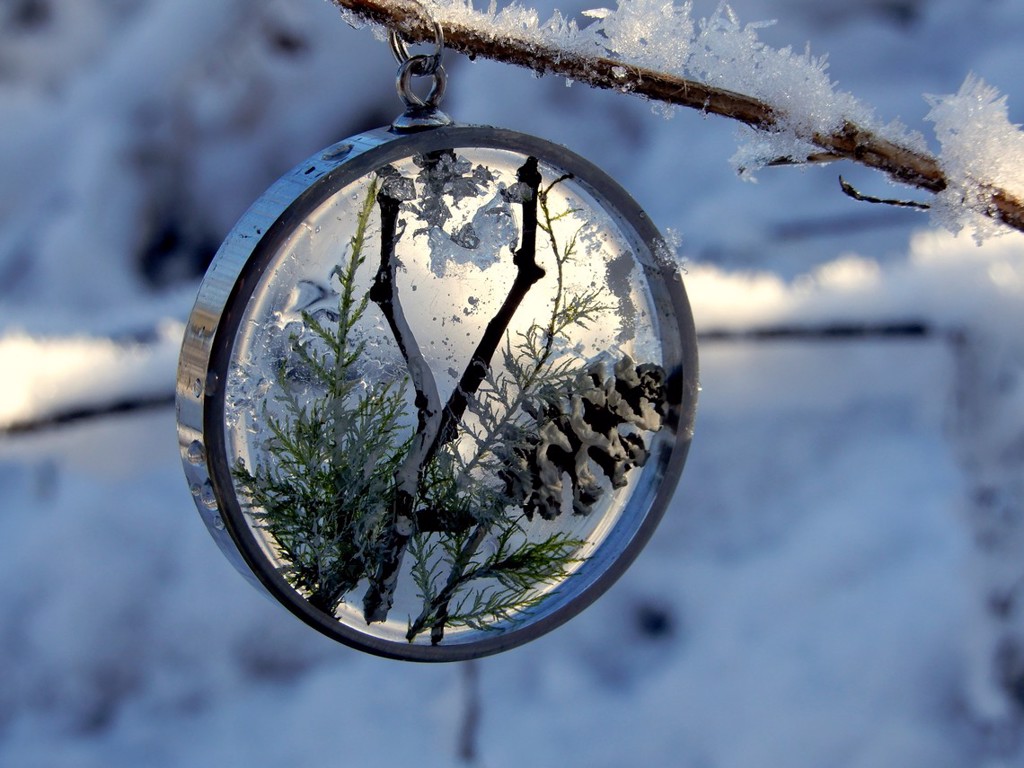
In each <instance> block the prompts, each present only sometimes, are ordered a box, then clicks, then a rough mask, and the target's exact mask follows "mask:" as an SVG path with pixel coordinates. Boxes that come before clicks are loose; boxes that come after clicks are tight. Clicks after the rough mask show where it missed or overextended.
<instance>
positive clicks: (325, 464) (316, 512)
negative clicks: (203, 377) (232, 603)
mask: <svg viewBox="0 0 1024 768" xmlns="http://www.w3.org/2000/svg"><path fill="white" fill-rule="evenodd" d="M376 192H377V190H376V185H375V184H373V185H371V186H370V189H369V191H368V193H367V197H366V201H365V202H364V204H363V206H362V208H361V210H360V212H359V215H358V218H357V225H356V231H355V233H354V235H353V237H352V239H351V240H350V242H349V248H348V258H347V259H345V260H343V261H342V263H341V264H340V265H339V266H338V267H337V268H336V269H335V270H334V276H335V277H337V278H338V280H339V283H340V286H341V292H340V296H339V304H338V321H337V325H336V326H335V327H328V326H325V325H324V324H322V323H321V322H319V321H318V320H317V319H316V318H315V317H313V316H312V315H310V314H308V313H305V314H303V321H304V324H305V326H306V328H308V329H309V330H310V331H311V333H312V337H313V339H315V340H316V341H317V342H319V344H314V343H301V342H300V341H299V339H298V337H292V339H291V340H290V347H291V351H292V353H293V355H294V357H295V364H296V365H297V367H298V368H301V369H302V370H303V375H302V376H301V377H299V378H300V379H302V380H303V381H302V382H300V383H297V382H296V381H294V380H293V378H294V367H289V366H287V365H286V364H285V363H284V362H282V364H281V366H280V368H279V369H278V371H277V384H278V395H277V401H278V403H279V404H280V406H281V407H282V408H283V414H282V415H280V416H278V415H276V412H275V411H274V410H273V409H271V408H270V407H268V404H266V403H265V404H264V406H263V412H262V416H263V418H264V420H265V422H266V424H267V428H268V430H269V432H270V436H269V438H268V439H267V441H266V445H265V449H266V451H267V454H268V459H267V460H265V461H260V462H257V463H256V465H255V466H254V467H252V468H249V467H246V466H245V465H244V464H243V463H242V462H241V461H240V462H239V463H238V464H237V465H236V466H235V468H234V477H235V480H236V482H237V483H238V485H239V488H240V489H241V490H242V491H243V493H244V494H245V495H246V496H247V497H248V501H247V506H248V508H249V511H250V514H251V516H252V518H253V520H254V521H255V522H256V524H257V525H258V526H259V527H261V528H262V529H264V530H265V531H266V532H267V533H268V534H269V535H270V536H271V538H272V539H273V541H274V542H275V544H276V546H277V548H278V550H279V552H280V556H281V559H282V560H283V561H284V563H285V565H284V567H283V575H285V577H286V578H287V579H288V580H289V582H290V583H291V584H292V585H293V586H295V588H296V589H298V590H299V591H300V592H302V593H303V594H305V595H306V597H307V599H308V600H309V601H310V603H311V604H312V605H314V606H315V607H317V608H319V609H320V610H323V611H324V612H326V613H330V614H333V613H334V612H335V611H336V609H337V607H338V604H339V603H340V602H341V600H342V599H343V598H344V596H345V594H346V593H347V592H349V591H351V590H352V589H353V588H355V586H356V585H357V584H358V583H359V581H360V580H361V579H362V578H363V576H364V574H365V571H366V569H367V568H368V567H371V566H372V565H373V564H375V563H376V562H378V561H379V559H380V553H379V539H380V530H381V527H382V520H383V518H384V515H385V513H386V511H387V505H388V502H387V500H388V499H389V498H391V497H393V496H394V476H395V471H396V467H397V465H398V464H399V463H400V462H401V460H402V458H403V456H404V455H405V454H406V453H407V452H408V438H407V437H406V436H405V435H404V434H403V430H402V427H401V423H402V420H403V417H404V411H405V407H406V404H405V401H406V397H405V392H404V382H386V383H383V384H377V385H373V386H370V387H367V388H366V390H365V391H362V392H357V387H358V386H359V383H358V377H357V376H356V375H354V366H355V365H356V363H357V361H358V360H359V358H360V356H361V355H362V354H363V351H364V348H365V344H364V343H363V342H354V341H353V339H352V331H353V329H354V328H355V326H356V324H357V323H358V322H359V320H360V319H361V317H362V316H363V314H364V312H365V310H366V307H367V299H366V298H365V297H359V296H357V295H356V273H357V271H358V269H359V268H360V266H361V265H362V264H363V263H364V261H365V257H364V255H363V250H364V245H365V241H366V236H367V230H368V227H369V222H370V217H371V214H372V212H373V201H374V199H375V196H376ZM320 345H322V348H321V347H320ZM290 374H291V375H290ZM306 380H308V381H312V382H315V383H316V384H318V385H319V386H321V387H322V388H323V395H322V396H319V397H314V398H309V399H307V398H306V397H305V396H304V391H303V392H300V389H301V390H304V384H305V383H306Z"/></svg>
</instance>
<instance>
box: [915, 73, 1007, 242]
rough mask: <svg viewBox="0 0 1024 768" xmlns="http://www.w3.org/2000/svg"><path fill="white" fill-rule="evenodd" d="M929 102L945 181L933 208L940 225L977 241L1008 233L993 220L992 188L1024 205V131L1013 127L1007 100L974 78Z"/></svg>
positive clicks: (969, 78) (929, 99) (930, 115)
mask: <svg viewBox="0 0 1024 768" xmlns="http://www.w3.org/2000/svg"><path fill="white" fill-rule="evenodd" d="M928 101H929V103H930V104H931V107H932V109H931V112H929V113H928V120H930V121H931V122H933V123H934V124H935V134H936V136H937V137H938V139H939V143H940V145H941V146H942V154H941V157H940V160H941V162H942V168H943V170H944V171H945V173H946V181H947V186H946V189H944V190H943V191H942V192H940V193H939V195H938V197H937V199H936V205H935V206H934V207H933V209H934V211H935V215H936V217H937V219H938V221H939V222H940V223H942V224H943V225H945V226H946V227H947V228H948V229H950V230H951V231H953V232H958V231H959V230H961V229H964V228H966V229H968V230H970V231H972V232H973V234H974V236H975V238H976V239H978V240H979V241H980V240H981V239H984V238H985V237H987V236H989V235H993V234H998V233H1000V232H1002V231H1005V230H1004V229H1003V228H1001V227H1000V226H999V225H998V223H997V222H996V221H995V220H994V219H993V218H992V213H993V208H992V206H993V199H992V192H993V189H994V188H1000V189H1003V190H1005V192H1006V193H1008V194H1010V195H1012V196H1014V197H1016V198H1017V199H1018V200H1024V132H1022V131H1021V128H1020V126H1019V125H1014V124H1012V123H1011V122H1010V119H1009V112H1008V109H1007V105H1006V97H1005V96H1000V95H999V92H998V91H997V90H996V89H995V88H993V87H992V86H990V85H987V84H986V83H985V82H984V81H983V80H981V79H980V78H977V77H975V76H973V75H971V76H969V77H968V78H967V79H966V80H965V81H964V83H963V85H962V86H961V87H960V90H959V91H958V92H957V93H955V94H950V95H947V96H929V97H928Z"/></svg>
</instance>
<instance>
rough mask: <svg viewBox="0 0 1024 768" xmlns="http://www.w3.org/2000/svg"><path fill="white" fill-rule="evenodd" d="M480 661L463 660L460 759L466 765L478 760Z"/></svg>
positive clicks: (480, 703) (473, 763) (480, 705)
mask: <svg viewBox="0 0 1024 768" xmlns="http://www.w3.org/2000/svg"><path fill="white" fill-rule="evenodd" d="M479 665H480V663H479V662H478V661H477V660H475V659H470V660H469V661H464V662H462V693H463V697H464V704H463V713H462V725H461V727H460V728H459V748H458V755H459V759H460V760H461V761H462V762H463V763H464V764H466V765H475V764H476V761H477V739H478V734H479V731H480V721H481V719H482V714H483V713H482V711H481V710H482V702H481V698H480V666H479Z"/></svg>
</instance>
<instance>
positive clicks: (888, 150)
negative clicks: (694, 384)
mask: <svg viewBox="0 0 1024 768" xmlns="http://www.w3.org/2000/svg"><path fill="white" fill-rule="evenodd" d="M331 1H332V2H333V3H334V4H335V5H337V6H338V7H339V8H341V9H343V10H344V11H346V12H347V13H349V14H352V15H354V16H356V17H358V18H359V19H361V20H363V21H368V22H372V23H374V24H380V25H383V26H386V27H389V28H393V29H397V30H398V31H399V32H401V34H402V36H403V37H405V38H406V39H407V40H409V41H410V42H430V41H432V40H433V39H434V30H433V27H432V25H431V24H430V22H429V21H428V20H427V19H426V18H425V17H424V15H423V12H422V11H421V10H420V9H419V8H418V7H417V4H416V3H415V2H413V0H331ZM437 21H438V22H439V23H440V24H441V27H442V29H443V30H444V38H445V46H446V47H447V48H451V49H452V50H455V51H459V52H461V53H464V54H466V55H467V56H469V57H470V58H476V57H478V56H479V57H482V58H486V59H494V60H496V61H501V62H505V63H507V64H515V65H516V66H520V67H525V68H527V69H531V70H533V71H534V72H536V73H538V74H557V75H561V76H563V77H567V78H570V79H572V80H574V81H577V82H580V83H586V84H587V85H590V86H592V87H594V88H604V89H608V90H614V91H620V92H625V93H633V94H636V95H638V96H643V97H644V98H647V99H650V100H652V101H660V102H664V103H666V104H674V105H676V106H680V107H687V108H690V109H697V110H699V111H701V112H704V113H706V114H712V115H720V116H721V117H726V118H729V119H731V120H737V121H739V122H741V123H744V124H746V125H749V126H751V127H752V128H755V129H757V130H763V131H771V130H775V129H777V128H778V127H779V125H780V124H781V123H782V122H783V121H782V120H781V119H780V117H781V116H780V115H779V114H777V113H776V112H775V110H774V109H773V108H772V107H771V106H770V105H768V104H765V103H764V102H763V101H760V100H759V99H756V98H754V97H752V96H747V95H745V94H742V93H735V92H733V91H728V90H724V89H722V88H716V87H714V86H711V85H708V84H706V83H701V82H698V81H696V80H689V79H687V78H684V77H679V76H677V75H671V74H668V73H665V72H658V71H656V70H652V69H647V68H646V67H641V66H637V65H635V64H631V63H629V62H628V61H620V60H617V59H612V58H608V57H605V56H589V55H583V54H580V53H577V52H574V51H567V50H563V49H560V48H557V47H554V46H552V45H550V44H547V43H543V42H538V41H537V40H535V39H531V38H529V36H527V35H525V34H523V35H519V36H516V35H503V36H502V37H500V38H498V37H496V36H495V35H493V34H488V33H487V32H486V31H485V30H481V29H477V28H475V27H471V26H469V25H465V24H462V23H460V22H457V21H452V20H449V19H444V18H439V19H437ZM801 138H803V139H805V140H806V141H808V142H809V143H811V144H813V145H815V146H817V147H820V148H821V150H822V152H821V153H820V154H816V155H815V156H814V157H811V158H807V161H808V162H821V161H823V160H839V159H846V160H852V161H853V162H855V163H859V164H861V165H865V166H867V167H869V168H874V169H875V170H879V171H881V172H883V173H885V174H886V175H888V176H889V177H890V178H891V179H893V180H895V181H898V182H900V183H903V184H908V185H910V186H914V187H918V188H920V189H924V190H927V191H929V192H932V193H938V192H941V191H942V190H944V189H946V187H947V186H948V180H947V178H946V175H945V173H944V172H943V170H942V168H941V166H940V165H939V162H938V160H937V159H936V158H935V157H933V156H931V155H929V154H926V153H923V152H919V151H917V150H914V149H911V148H908V147H903V146H900V145H898V144H894V143H893V142H891V141H889V140H887V139H885V138H883V137H881V136H878V135H877V134H875V133H874V132H873V131H870V130H867V129H865V128H861V127H860V126H858V125H855V124H853V123H850V122H847V123H846V124H844V125H843V127H842V128H841V129H840V130H838V131H836V132H835V133H833V134H828V135H825V134H821V133H815V134H813V135H811V136H804V137H801ZM986 186H987V188H988V189H989V192H990V205H989V206H988V209H987V210H986V214H987V215H989V216H991V217H992V218H994V219H996V220H998V221H1001V222H1003V223H1004V224H1006V225H1007V226H1009V227H1012V228H1014V229H1017V230H1020V231H1022V232H1024V201H1021V200H1019V199H1018V198H1016V197H1014V196H1013V195H1011V194H1010V193H1009V192H1007V191H1006V190H1004V189H1000V188H999V187H998V186H996V185H994V184H993V185H986Z"/></svg>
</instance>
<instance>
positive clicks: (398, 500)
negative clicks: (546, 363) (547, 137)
mask: <svg viewBox="0 0 1024 768" xmlns="http://www.w3.org/2000/svg"><path fill="white" fill-rule="evenodd" d="M517 178H518V180H519V181H520V182H521V183H522V184H524V185H525V186H526V187H527V188H528V189H529V193H528V194H525V195H524V196H523V202H522V205H523V228H522V231H523V235H522V243H521V244H520V246H519V248H518V249H517V250H516V251H515V254H514V257H513V259H512V263H513V264H514V265H515V266H516V268H517V271H516V276H515V279H514V280H513V281H512V286H511V287H510V288H509V292H508V295H507V296H506V297H505V301H504V302H503V303H502V305H501V307H500V308H499V309H498V311H497V312H496V313H495V315H494V317H492V318H491V320H490V322H489V323H488V324H487V327H486V329H485V330H484V333H483V336H482V337H481V338H480V342H479V343H478V344H477V347H476V349H475V350H474V351H473V355H472V357H471V358H470V360H469V363H468V364H467V365H466V369H465V371H464V372H463V374H462V377H461V379H460V380H459V383H458V385H457V386H456V387H455V389H454V390H453V391H452V394H451V396H450V397H449V398H448V402H447V404H446V405H445V406H444V408H443V409H440V408H436V409H435V406H434V403H439V402H440V398H439V396H438V394H437V387H436V385H435V383H434V380H433V376H432V375H431V374H430V370H429V368H427V366H426V364H425V362H423V358H422V355H421V354H420V352H419V348H418V347H417V345H416V343H415V339H414V337H413V335H412V330H411V329H409V328H408V325H407V324H406V323H405V319H404V317H403V316H402V313H401V306H400V303H399V301H398V298H397V295H396V292H395V285H394V269H395V265H394V249H395V242H396V240H397V238H398V234H397V228H398V224H397V221H398V210H399V206H400V203H399V201H398V200H396V199H394V198H392V197H390V196H389V195H387V194H386V193H385V192H383V191H382V192H381V193H380V194H378V196H377V199H378V202H379V204H380V210H381V266H380V270H379V271H378V274H377V279H376V281H375V282H374V285H373V287H372V288H371V291H370V299H371V301H373V302H375V303H377V304H378V305H379V306H380V307H381V311H382V312H384V315H385V317H386V318H387V320H388V324H389V326H390V327H391V330H392V334H393V335H394V336H395V340H396V341H397V342H398V344H399V347H400V348H401V351H402V356H403V357H404V358H405V359H406V361H407V362H408V363H409V370H410V375H411V376H412V377H413V383H414V386H415V387H416V404H417V408H418V409H419V414H420V424H419V429H418V431H417V433H416V437H415V438H414V441H413V445H412V447H411V449H410V451H409V455H408V457H407V458H406V460H405V462H403V464H402V467H401V468H400V469H399V472H398V478H397V480H398V482H397V484H396V485H397V490H396V495H395V510H394V515H393V523H392V525H391V526H389V528H388V531H387V533H386V534H385V540H384V544H383V548H382V552H383V557H382V560H381V562H380V564H379V566H378V568H377V570H376V573H375V574H374V575H373V577H372V578H371V580H370V587H369V588H368V589H367V591H366V595H365V597H364V598H363V613H364V615H365V618H366V620H367V621H368V622H369V621H384V620H385V619H386V618H387V614H388V611H389V610H390V609H391V603H392V601H393V598H394V590H395V586H396V584H397V579H398V571H399V569H400V568H401V565H402V558H403V556H404V554H405V551H406V549H407V547H408V542H409V537H410V536H411V535H412V534H413V532H414V531H415V529H416V525H415V505H416V499H417V496H418V489H419V487H420V484H421V482H422V480H423V474H424V472H425V471H426V468H427V465H428V464H429V463H430V461H431V460H432V459H433V458H434V456H435V455H436V454H437V451H438V449H439V448H440V447H441V446H442V445H444V444H445V443H447V442H449V441H450V440H452V439H454V437H455V434H456V431H457V429H458V425H459V423H460V422H461V421H462V417H463V416H464V415H465V412H466V407H467V406H468V404H469V399H470V398H471V397H472V396H473V395H474V394H475V393H476V391H477V390H478V389H479V388H480V384H481V383H482V382H483V380H484V377H485V376H486V375H487V371H488V370H489V369H490V365H491V358H492V357H494V353H495V351H496V350H497V349H498V345H499V344H500V343H501V340H502V338H504V336H505V331H506V330H507V329H508V326H509V324H510V323H511V322H512V317H513V316H514V315H515V312H516V310H517V309H518V308H519V305H520V304H522V302H523V299H524V298H526V294H527V293H528V292H529V290H530V288H531V287H533V285H534V284H535V283H536V282H537V281H538V280H540V279H541V278H542V277H543V276H544V270H543V269H542V268H541V267H540V265H539V264H538V263H537V198H538V193H539V190H540V184H541V175H540V169H539V167H538V163H537V159H536V158H535V157H528V158H527V159H526V162H525V163H524V164H523V166H522V167H521V168H520V169H519V171H518V173H517ZM420 362H423V368H424V369H425V371H424V372H423V373H422V374H420V375H418V374H417V373H415V372H414V370H413V369H414V366H417V367H418V366H419V363H420Z"/></svg>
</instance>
